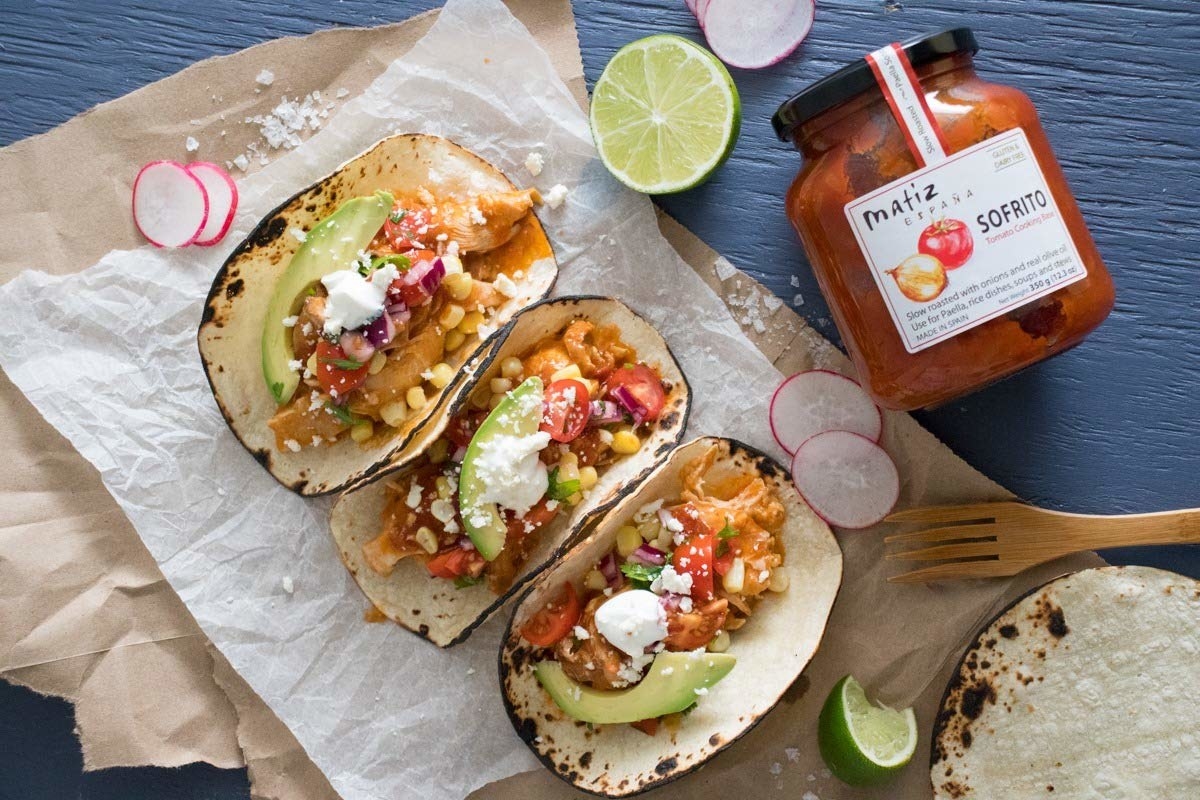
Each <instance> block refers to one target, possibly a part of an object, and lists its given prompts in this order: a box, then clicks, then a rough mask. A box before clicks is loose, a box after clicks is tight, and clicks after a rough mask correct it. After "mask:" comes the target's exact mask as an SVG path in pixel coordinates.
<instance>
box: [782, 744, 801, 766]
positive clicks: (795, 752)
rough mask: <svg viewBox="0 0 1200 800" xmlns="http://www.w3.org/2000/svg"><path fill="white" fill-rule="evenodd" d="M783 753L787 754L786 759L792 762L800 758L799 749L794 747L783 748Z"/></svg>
mask: <svg viewBox="0 0 1200 800" xmlns="http://www.w3.org/2000/svg"><path fill="white" fill-rule="evenodd" d="M783 754H784V755H785V756H787V760H788V761H791V762H792V763H793V764H794V763H796V762H797V761H799V760H800V749H799V748H796V747H785V748H783Z"/></svg>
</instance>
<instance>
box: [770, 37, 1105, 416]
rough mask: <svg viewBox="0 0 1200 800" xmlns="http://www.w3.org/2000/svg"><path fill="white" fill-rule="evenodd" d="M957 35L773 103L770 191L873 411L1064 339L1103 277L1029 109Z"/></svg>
mask: <svg viewBox="0 0 1200 800" xmlns="http://www.w3.org/2000/svg"><path fill="white" fill-rule="evenodd" d="M977 51H978V45H977V44H976V42H975V37H974V35H973V34H972V32H971V31H970V29H967V28H958V29H954V30H949V31H943V32H941V33H937V34H933V35H931V36H926V37H923V38H920V39H915V40H912V41H910V42H907V43H905V44H904V45H892V46H890V47H889V48H884V49H883V50H880V51H877V52H876V53H873V54H871V56H868V58H867V59H866V60H864V61H863V62H860V63H857V64H852V65H850V66H848V67H846V68H844V69H842V70H841V71H839V72H837V73H835V74H833V75H831V76H829V77H827V78H825V79H824V80H822V81H819V82H818V83H816V84H813V85H812V86H810V87H809V88H807V89H805V90H804V91H802V92H800V93H799V94H797V95H795V96H794V97H792V98H790V99H789V100H787V101H786V102H785V103H784V104H783V105H782V106H780V108H779V110H778V112H776V114H775V117H774V119H773V120H772V122H773V123H774V126H775V130H776V132H777V133H778V135H779V137H780V138H781V139H783V140H784V141H790V142H792V143H793V144H794V145H795V147H796V148H797V149H798V150H799V151H800V152H801V154H802V155H803V164H802V166H801V169H800V173H799V174H798V175H797V176H796V180H795V181H794V182H793V184H792V186H791V189H790V190H789V191H788V195H787V212H788V216H789V217H790V219H791V221H792V224H793V225H795V227H796V230H797V231H798V232H799V234H800V238H801V240H802V241H803V243H804V248H805V251H806V252H807V254H808V257H809V260H810V261H811V262H812V266H813V270H814V272H815V273H816V276H817V280H818V282H819V283H820V286H821V291H822V292H823V293H824V295H825V298H826V300H827V301H828V303H829V306H830V310H831V312H832V314H833V318H834V321H835V322H836V324H837V327H838V330H839V331H840V332H841V334H842V339H843V341H844V342H845V345H846V348H847V350H848V351H849V353H850V356H851V357H852V359H853V360H854V362H855V365H856V367H857V368H858V372H859V375H860V376H861V377H862V379H863V381H864V384H865V385H866V387H867V389H868V390H869V391H870V393H871V394H872V395H873V396H874V397H875V399H876V401H878V402H879V404H880V405H882V406H884V407H886V408H892V409H902V410H912V409H917V408H931V407H935V406H938V405H941V404H943V403H945V402H947V401H949V400H952V399H954V398H956V397H959V396H961V395H964V394H967V393H968V392H972V391H974V390H976V389H979V388H981V387H983V386H986V385H987V384H989V383H992V382H993V381H996V380H999V379H1001V378H1004V377H1006V376H1008V375H1011V374H1013V373H1014V372H1016V371H1018V370H1020V369H1022V368H1024V367H1027V366H1029V365H1031V364H1034V363H1036V362H1038V361H1041V360H1042V359H1045V358H1048V357H1050V356H1052V355H1054V354H1056V353H1059V352H1062V351H1063V350H1066V349H1067V348H1069V347H1071V346H1073V345H1075V344H1078V343H1079V342H1080V341H1081V340H1083V338H1084V337H1085V336H1086V335H1087V334H1088V333H1089V332H1091V331H1092V330H1093V329H1095V328H1096V327H1097V326H1098V325H1099V324H1100V323H1101V322H1102V321H1103V320H1104V319H1105V317H1107V316H1108V314H1109V312H1110V311H1111V310H1112V307H1113V301H1114V296H1113V284H1112V280H1111V278H1110V277H1109V275H1108V272H1107V271H1106V269H1105V267H1104V263H1103V262H1102V261H1101V258H1100V254H1099V252H1097V250H1096V246H1095V244H1094V243H1093V241H1092V237H1091V235H1090V234H1089V233H1088V230H1087V226H1086V225H1085V223H1084V220H1083V216H1082V215H1081V214H1080V211H1079V206H1078V205H1077V203H1076V202H1075V198H1074V197H1073V196H1072V194H1071V190H1070V188H1069V187H1068V185H1067V181H1066V177H1065V176H1064V175H1063V173H1062V169H1061V168H1060V167H1059V165H1058V161H1057V160H1056V158H1055V156H1054V152H1053V150H1052V149H1051V147H1050V142H1049V140H1048V139H1047V138H1046V134H1045V131H1043V130H1042V126H1041V124H1040V122H1039V121H1038V117H1037V112H1036V111H1035V110H1034V107H1033V104H1032V103H1031V102H1030V101H1029V98H1028V97H1026V96H1025V95H1024V94H1022V93H1021V92H1020V91H1018V90H1016V89H1014V88H1012V87H1009V86H1003V85H998V84H994V83H988V82H986V81H984V80H981V79H980V78H979V76H978V75H976V73H975V68H974V55H975V53H976V52H977Z"/></svg>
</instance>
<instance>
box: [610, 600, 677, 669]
mask: <svg viewBox="0 0 1200 800" xmlns="http://www.w3.org/2000/svg"><path fill="white" fill-rule="evenodd" d="M596 630H597V631H599V632H600V635H601V636H603V637H604V638H605V639H607V640H608V641H609V642H610V643H611V644H612V646H613V647H615V648H617V649H618V650H620V651H621V652H622V653H625V654H627V655H630V656H634V657H636V658H640V657H642V656H643V654H644V653H645V652H646V648H647V647H649V646H650V645H652V644H656V643H658V642H660V641H662V640H663V639H664V638H665V637H666V635H667V613H666V611H665V610H664V609H663V607H662V603H660V602H659V601H658V595H656V594H654V593H653V592H648V591H646V590H645V589H633V590H631V591H628V592H622V593H621V594H619V595H617V596H615V597H613V598H612V599H610V600H606V601H605V602H604V603H603V604H602V605H601V606H600V607H599V608H598V609H596Z"/></svg>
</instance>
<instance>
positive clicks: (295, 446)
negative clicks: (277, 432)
mask: <svg viewBox="0 0 1200 800" xmlns="http://www.w3.org/2000/svg"><path fill="white" fill-rule="evenodd" d="M283 446H284V447H286V448H287V449H288V450H291V451H292V452H293V453H299V452H300V443H299V442H297V441H296V440H295V439H284V440H283Z"/></svg>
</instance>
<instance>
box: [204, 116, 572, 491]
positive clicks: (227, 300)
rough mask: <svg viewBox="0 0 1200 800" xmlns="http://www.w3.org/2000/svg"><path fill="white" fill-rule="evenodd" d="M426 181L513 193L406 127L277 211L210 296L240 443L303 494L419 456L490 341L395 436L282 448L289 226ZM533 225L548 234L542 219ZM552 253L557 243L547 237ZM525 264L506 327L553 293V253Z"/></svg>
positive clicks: (464, 356)
mask: <svg viewBox="0 0 1200 800" xmlns="http://www.w3.org/2000/svg"><path fill="white" fill-rule="evenodd" d="M418 186H424V187H426V188H427V189H429V190H430V191H431V192H433V194H434V195H435V196H438V197H443V196H446V195H450V194H466V193H468V192H487V191H511V190H514V189H515V188H516V187H515V186H514V185H513V184H512V182H511V181H509V180H508V179H507V178H506V177H505V176H504V175H503V173H501V172H500V171H499V170H498V169H496V168H495V167H493V166H492V165H491V164H489V163H487V162H486V161H484V160H483V159H481V158H479V156H476V155H475V154H473V153H471V152H470V151H468V150H466V149H464V148H462V147H459V146H458V145H456V144H454V143H453V142H451V141H449V140H447V139H443V138H441V137H437V136H429V135H425V134H399V135H396V136H391V137H389V138H387V139H384V140H382V141H380V142H379V143H377V144H376V145H375V146H374V147H372V148H371V149H370V150H368V151H366V152H365V153H363V154H362V155H359V156H356V157H355V158H353V159H351V160H350V161H348V162H347V163H345V164H343V165H342V166H341V167H339V168H338V169H337V170H336V171H335V172H334V173H333V174H331V175H329V176H328V177H325V178H322V179H321V180H319V181H317V183H315V184H313V185H312V186H311V187H309V188H308V189H305V190H304V191H302V192H300V193H299V194H297V195H295V196H294V197H292V198H291V199H290V200H288V201H287V202H285V203H284V204H283V205H281V206H279V208H277V209H275V210H274V211H272V212H271V213H270V214H268V215H267V216H266V218H265V219H264V220H263V221H262V222H261V223H259V225H258V227H257V228H255V229H254V231H253V232H252V233H251V234H250V235H249V236H248V237H247V238H246V239H245V241H243V242H242V243H241V244H240V245H238V247H237V248H236V249H235V250H234V251H233V253H232V254H231V255H230V257H229V259H228V260H227V261H226V262H225V264H224V265H223V266H222V267H221V269H220V271H219V272H218V273H217V276H216V279H215V280H214V281H213V286H212V290H211V291H210V293H209V296H208V300H207V302H206V303H205V308H204V318H203V322H202V323H201V325H200V331H199V334H198V337H197V338H198V340H199V346H200V358H201V360H202V361H203V362H204V371H205V373H206V374H207V376H208V382H209V385H210V386H211V387H212V391H213V396H214V397H215V398H216V400H217V405H218V406H220V408H221V413H222V414H223V415H224V416H225V421H226V422H227V423H228V424H229V427H230V429H231V430H232V431H233V433H234V435H235V436H237V438H238V440H239V441H240V442H241V443H242V444H243V445H244V446H245V447H246V449H247V450H249V451H250V453H251V455H253V456H254V458H255V459H256V460H258V461H259V462H260V463H261V464H262V465H263V466H264V467H266V468H267V471H268V472H270V473H271V475H273V476H274V477H275V479H276V480H278V481H279V482H280V483H282V484H283V485H284V486H286V487H288V488H289V489H291V490H293V491H295V492H299V493H300V494H304V495H321V494H329V493H331V492H337V491H341V490H344V489H346V488H349V487H351V486H355V485H360V484H362V483H363V482H365V481H367V480H370V479H371V478H372V476H374V475H377V474H380V473H382V472H384V471H386V470H389V469H396V468H398V467H400V466H402V465H403V464H405V463H407V462H408V461H411V460H412V459H413V458H415V457H416V456H417V455H419V454H420V453H421V452H422V451H423V450H424V446H425V445H427V444H428V442H429V441H431V440H430V439H429V438H428V434H427V432H423V430H422V429H423V428H425V427H426V426H427V425H428V423H429V421H430V420H432V419H436V418H437V417H438V416H439V412H440V409H441V408H442V407H444V406H445V405H446V403H447V402H448V401H449V400H450V399H451V398H452V397H453V396H454V394H455V392H456V390H457V389H458V388H461V386H462V384H463V378H464V376H465V372H467V371H468V370H464V367H465V366H467V365H468V363H469V362H470V361H471V360H472V359H473V358H475V357H476V356H477V355H479V354H480V353H483V352H485V351H486V348H487V346H488V345H487V343H485V342H478V343H476V344H475V345H474V346H472V345H469V344H468V345H466V346H464V347H462V348H460V349H459V351H458V352H457V353H455V354H454V356H453V357H452V358H450V359H448V363H450V366H452V367H454V368H455V369H456V370H458V374H459V376H458V378H456V379H455V381H454V382H453V383H451V385H450V386H448V387H446V388H445V389H443V390H442V391H441V392H440V393H439V395H437V396H434V397H432V398H431V399H430V402H429V404H428V405H427V406H426V408H425V409H424V410H423V411H422V413H420V414H414V415H413V416H412V417H411V418H410V420H409V421H408V422H407V423H406V424H405V425H404V427H402V428H399V429H397V430H396V433H395V435H394V436H392V437H391V438H390V439H387V440H385V441H382V442H375V441H372V442H371V443H369V444H368V445H366V446H362V445H359V444H357V443H356V442H354V441H352V440H351V439H350V437H349V436H343V437H341V439H340V440H339V441H338V442H337V443H336V444H334V445H322V446H321V447H305V448H303V449H302V450H300V452H298V453H292V452H280V451H279V450H277V449H276V447H275V434H274V432H273V431H272V430H271V429H270V428H268V427H267V420H269V419H270V418H271V416H272V415H273V414H274V413H275V410H276V408H277V406H276V405H275V401H274V398H272V396H271V393H270V391H269V390H268V389H267V386H266V383H265V381H264V379H263V376H262V361H261V358H262V357H261V353H262V331H263V325H264V323H265V315H266V311H267V305H268V303H269V301H270V298H271V294H272V293H273V292H274V290H275V284H276V283H277V282H278V279H279V276H280V274H281V273H282V272H283V270H284V269H286V267H287V265H288V263H289V262H290V261H291V258H292V256H293V255H294V254H295V252H296V250H297V249H298V248H299V246H300V242H299V241H298V240H297V239H296V238H295V237H294V236H292V235H291V234H290V233H289V231H290V230H291V229H293V228H295V229H299V230H302V231H307V230H310V229H311V228H312V227H313V226H315V225H316V224H317V223H319V222H320V221H321V220H323V219H324V218H325V217H327V216H329V215H330V214H332V213H333V212H334V211H335V210H336V209H337V207H338V206H339V205H340V204H341V203H342V202H344V201H346V200H348V199H350V198H352V197H361V196H364V195H370V194H372V193H373V192H375V191H376V190H377V189H385V190H391V191H395V190H396V189H397V188H398V187H402V188H404V189H410V188H411V189H415V188H416V187H418ZM522 224H524V225H532V226H534V227H535V229H536V231H535V233H536V235H538V236H540V237H542V238H543V239H544V238H545V232H544V231H543V230H542V228H541V225H540V223H539V222H538V221H537V219H536V217H534V216H533V215H532V214H530V215H529V216H528V217H527V218H526V221H525V222H523V223H522ZM546 249H547V250H549V242H547V247H546ZM521 269H522V270H523V271H524V275H523V276H522V277H521V278H519V279H517V280H516V285H517V288H518V293H517V296H515V297H512V298H509V299H508V300H507V301H506V302H505V303H504V305H502V306H501V307H500V308H499V309H498V312H497V323H498V324H497V327H499V325H500V324H504V323H506V322H507V321H508V320H510V319H511V318H512V317H513V316H514V315H515V314H516V313H517V312H518V311H520V310H521V309H523V308H525V307H527V306H529V305H531V304H532V303H534V302H536V301H538V300H539V299H541V298H543V297H545V296H546V295H547V294H548V293H549V292H550V288H551V286H552V285H553V283H554V279H555V277H556V276H557V274H558V266H557V264H556V263H555V261H554V259H553V258H543V259H538V260H536V261H534V262H532V263H530V264H528V265H523V266H522V267H521Z"/></svg>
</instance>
